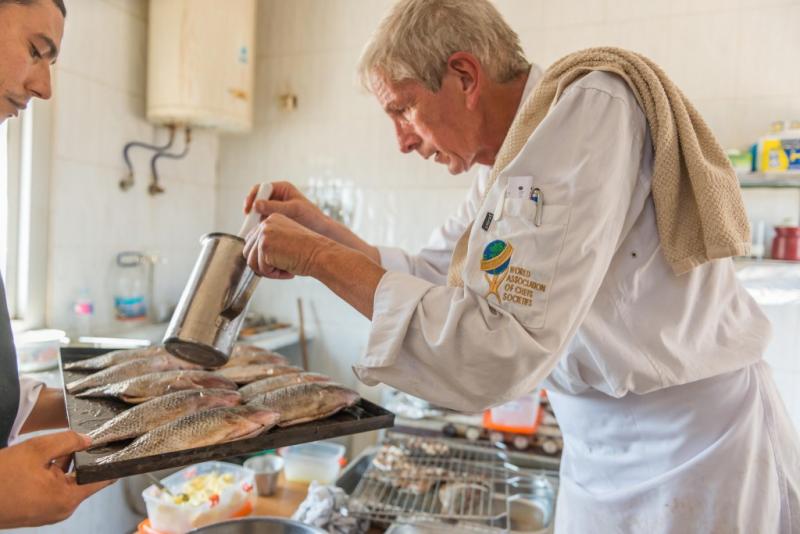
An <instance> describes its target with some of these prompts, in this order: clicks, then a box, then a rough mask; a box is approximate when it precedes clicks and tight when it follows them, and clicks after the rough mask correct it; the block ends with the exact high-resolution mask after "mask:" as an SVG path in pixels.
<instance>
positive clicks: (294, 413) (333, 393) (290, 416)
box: [247, 382, 361, 426]
mask: <svg viewBox="0 0 800 534" xmlns="http://www.w3.org/2000/svg"><path fill="white" fill-rule="evenodd" d="M360 398H361V397H359V395H358V393H356V392H355V391H353V390H351V389H347V388H346V387H344V386H340V385H338V384H326V383H323V382H311V383H308V384H298V385H295V386H289V387H285V388H281V389H276V390H275V391H270V392H268V393H262V394H260V395H257V396H255V397H253V398H252V399H250V401H248V403H247V405H248V406H263V407H265V408H269V409H271V410H275V411H276V412H279V413H280V414H281V420H280V422H279V423H278V426H291V425H296V424H299V423H305V422H307V421H315V420H317V419H322V418H324V417H328V416H330V415H333V414H335V413H336V412H338V411H339V410H342V409H343V408H347V407H348V406H353V405H354V404H355V403H357V402H358V401H359V400H360Z"/></svg>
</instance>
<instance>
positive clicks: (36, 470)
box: [0, 430, 113, 528]
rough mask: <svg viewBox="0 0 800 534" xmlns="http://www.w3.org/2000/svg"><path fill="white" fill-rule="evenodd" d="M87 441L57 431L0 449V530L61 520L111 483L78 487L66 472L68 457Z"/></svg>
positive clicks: (81, 447)
mask: <svg viewBox="0 0 800 534" xmlns="http://www.w3.org/2000/svg"><path fill="white" fill-rule="evenodd" d="M90 443H91V440H90V439H89V438H88V437H86V436H82V435H80V434H77V433H75V432H72V431H71V430H70V431H66V432H57V433H54V434H49V435H47V436H41V437H35V438H31V439H29V440H27V441H24V442H22V443H20V444H18V445H12V446H10V447H7V448H5V449H0V481H2V484H3V487H4V488H5V491H3V497H2V499H0V528H14V527H33V526H39V525H46V524H50V523H55V522H58V521H62V520H64V519H66V518H68V517H69V516H71V515H72V512H74V511H75V509H76V508H77V507H78V505H79V504H80V503H81V502H83V500H84V499H86V498H87V497H89V496H91V495H93V494H94V493H96V492H97V491H99V490H101V489H103V488H104V487H106V486H108V485H109V484H111V483H112V482H113V481H106V482H96V483H94V484H85V485H82V486H79V485H78V483H77V481H76V480H75V476H74V474H73V473H66V472H65V470H66V469H67V468H68V465H69V460H70V455H71V454H72V453H73V452H76V451H80V450H83V449H85V448H86V447H88V446H89V445H90Z"/></svg>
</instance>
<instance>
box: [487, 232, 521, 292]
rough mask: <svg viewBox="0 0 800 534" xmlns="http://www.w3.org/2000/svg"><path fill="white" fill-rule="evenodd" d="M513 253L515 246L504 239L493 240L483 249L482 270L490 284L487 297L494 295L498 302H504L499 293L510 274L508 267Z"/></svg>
mask: <svg viewBox="0 0 800 534" xmlns="http://www.w3.org/2000/svg"><path fill="white" fill-rule="evenodd" d="M513 253H514V248H513V247H512V246H511V245H510V244H509V243H506V242H505V241H503V240H502V239H496V240H494V241H492V242H491V243H489V244H488V245H486V248H485V249H483V259H482V260H481V271H483V277H484V278H486V282H487V283H488V284H489V292H488V293H486V298H487V299H488V298H489V296H491V295H494V296H495V297H497V301H498V302H502V299H501V298H500V293H499V291H500V286H501V285H502V284H503V281H504V280H505V279H506V277H507V276H508V267H509V266H510V265H511V254H513Z"/></svg>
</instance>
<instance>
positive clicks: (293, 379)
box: [239, 373, 331, 402]
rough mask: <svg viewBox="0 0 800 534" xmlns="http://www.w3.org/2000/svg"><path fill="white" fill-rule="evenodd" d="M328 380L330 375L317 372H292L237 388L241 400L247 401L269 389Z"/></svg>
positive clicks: (273, 389)
mask: <svg viewBox="0 0 800 534" xmlns="http://www.w3.org/2000/svg"><path fill="white" fill-rule="evenodd" d="M330 380H331V379H330V377H327V376H325V375H321V374H319V373H292V374H288V375H280V376H273V377H270V378H264V379H262V380H257V381H255V382H251V383H250V384H247V385H246V386H243V387H241V388H239V393H241V394H242V400H244V402H247V401H249V400H250V399H252V398H253V397H255V396H256V395H259V394H261V393H269V392H270V391H275V390H276V389H281V388H285V387H288V386H294V385H297V384H307V383H309V382H330Z"/></svg>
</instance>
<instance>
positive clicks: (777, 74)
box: [217, 0, 800, 380]
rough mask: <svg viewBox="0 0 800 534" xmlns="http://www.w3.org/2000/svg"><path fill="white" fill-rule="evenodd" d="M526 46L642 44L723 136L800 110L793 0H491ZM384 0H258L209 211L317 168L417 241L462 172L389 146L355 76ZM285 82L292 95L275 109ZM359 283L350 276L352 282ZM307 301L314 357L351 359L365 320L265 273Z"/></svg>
mask: <svg viewBox="0 0 800 534" xmlns="http://www.w3.org/2000/svg"><path fill="white" fill-rule="evenodd" d="M496 4H497V6H498V8H499V10H500V11H501V12H502V13H503V14H504V16H506V18H507V20H509V21H510V23H511V25H512V26H513V27H514V28H515V29H516V30H517V31H518V32H519V34H520V37H521V39H522V42H523V46H524V49H525V50H526V52H527V54H528V56H529V57H530V58H531V59H532V60H533V61H534V62H536V63H538V64H540V65H541V66H543V67H546V66H547V65H548V64H549V63H551V62H552V61H554V60H556V59H557V58H558V57H560V56H562V55H564V54H566V53H569V52H571V51H574V50H578V49H580V48H585V47H588V46H598V45H614V46H623V47H626V48H630V49H634V50H637V51H640V52H642V53H644V54H646V55H648V56H650V57H652V58H653V59H654V60H655V61H657V62H658V63H660V64H661V65H663V66H664V68H665V69H666V70H667V72H668V73H669V74H670V75H671V76H672V77H673V79H674V80H675V81H676V82H677V83H678V84H679V85H680V86H681V87H683V88H684V89H685V91H686V93H687V94H688V96H689V97H690V98H691V99H692V100H693V101H694V102H695V103H696V105H697V106H698V108H699V109H700V111H701V112H702V113H703V115H704V116H705V117H706V119H707V120H708V122H709V124H710V125H711V126H712V128H713V129H714V131H715V132H716V133H717V135H718V136H719V138H720V140H721V142H722V143H723V145H725V146H726V147H742V146H746V145H747V144H748V143H750V142H751V141H753V140H754V139H755V138H757V137H758V136H759V135H761V134H762V132H763V131H764V130H765V129H766V128H767V127H768V126H769V124H770V122H771V121H773V120H775V119H779V118H793V117H800V94H798V93H797V91H796V88H797V87H800V72H798V71H797V69H794V72H789V71H790V70H791V69H789V68H787V66H786V65H785V63H784V61H783V59H782V58H781V54H779V53H776V51H778V50H785V49H786V46H787V44H789V43H792V42H795V43H797V47H798V48H800V34H798V33H797V32H796V27H795V26H794V23H793V22H792V21H795V20H798V19H800V2H798V1H797V0H791V1H758V2H756V1H755V0H736V1H730V0H725V1H722V0H701V1H689V0H680V1H677V2H655V1H646V2H641V1H636V0H628V1H621V2H620V1H617V0H614V1H611V0H565V1H563V2H558V3H553V2H547V1H544V0H498V1H497V2H496ZM391 5H392V2H391V1H390V0H380V1H376V0H337V1H335V2H328V1H325V0H295V1H293V2H285V1H282V0H264V1H261V2H260V3H259V14H258V19H259V20H258V68H257V81H256V99H257V100H256V109H257V110H258V111H257V117H256V127H255V130H254V131H253V132H252V133H251V134H249V135H247V136H223V137H222V138H221V142H220V176H219V196H218V204H217V215H218V218H217V222H218V226H219V227H220V228H227V229H229V230H232V229H235V228H237V227H238V225H239V220H240V217H241V215H240V206H241V202H242V198H243V196H244V194H245V192H246V191H247V189H248V188H249V186H250V185H251V184H253V183H255V182H257V181H272V180H286V179H288V180H291V181H293V182H295V183H296V184H298V185H303V184H306V183H307V181H308V179H309V178H310V177H315V176H321V175H324V174H325V173H326V172H327V173H329V174H330V175H332V176H334V177H340V178H342V179H345V180H349V181H351V182H352V183H353V184H354V186H355V187H356V188H357V190H358V191H359V197H360V198H361V202H359V204H358V205H357V210H356V221H355V224H354V228H355V230H356V231H357V232H358V233H359V234H360V235H361V236H362V237H364V238H366V239H367V240H368V241H371V242H374V243H382V244H391V245H397V246H403V247H405V248H407V249H409V250H416V249H418V248H419V247H420V246H422V244H423V243H424V242H425V240H426V238H427V236H428V234H429V233H430V231H431V230H432V229H433V228H434V227H435V226H437V225H439V224H441V223H442V222H443V220H444V218H445V217H446V216H447V215H448V214H449V213H451V211H452V210H453V209H455V207H456V206H457V205H458V203H459V202H460V201H461V199H462V198H463V195H464V192H465V190H466V187H467V185H468V182H469V180H470V179H471V177H472V175H469V176H466V175H464V176H450V175H449V174H447V172H446V170H444V169H442V168H440V167H439V166H437V165H436V164H434V163H432V162H426V161H422V160H421V158H419V157H418V156H417V155H415V154H412V155H402V154H401V153H400V152H399V150H398V149H397V144H396V141H395V138H394V134H393V129H392V126H391V123H390V121H389V119H388V118H387V117H385V115H384V114H383V112H382V110H381V109H380V107H379V106H378V104H377V102H375V101H374V98H373V97H372V96H371V95H369V94H367V93H366V92H365V91H363V90H362V89H361V88H360V87H359V85H358V83H357V80H356V74H355V69H356V63H357V61H358V57H359V53H360V50H361V47H362V46H363V45H364V43H365V42H366V40H367V39H368V37H369V35H370V34H371V32H372V31H373V29H374V28H375V27H376V26H377V24H378V22H379V21H380V19H381V18H382V16H383V15H384V14H385V13H386V11H387V10H388V9H389V7H390V6H391ZM289 91H291V92H294V93H296V94H297V96H298V103H299V107H298V108H297V110H295V111H294V112H287V111H283V110H282V109H280V107H279V105H278V95H280V94H282V93H285V92H289ZM745 198H746V201H747V202H748V210H749V211H750V212H751V215H752V216H753V217H762V218H765V219H766V220H767V222H768V223H778V222H781V221H782V220H783V219H784V218H786V217H791V218H794V219H796V218H797V216H798V210H800V196H798V194H797V192H796V191H790V192H787V191H785V190H772V191H766V192H765V191H761V190H759V191H747V192H746V193H745ZM356 283H357V281H356ZM297 296H302V297H303V298H304V299H305V301H306V302H307V308H310V309H312V310H314V312H313V313H314V317H313V321H312V323H315V327H316V329H317V331H318V335H319V337H318V338H317V340H316V341H315V342H314V344H313V349H314V350H313V353H312V362H316V363H317V364H318V365H321V366H328V365H330V366H334V367H335V368H336V369H338V371H339V373H341V375H340V378H341V379H344V378H345V377H346V378H347V379H348V380H352V378H351V376H350V373H349V371H348V368H349V365H350V364H351V363H352V362H353V361H355V359H356V358H357V357H358V356H359V355H360V352H361V350H362V349H363V347H364V346H365V344H366V336H367V328H368V324H367V323H366V321H364V320H363V319H361V318H360V316H358V314H357V313H356V312H354V311H353V310H352V309H350V308H349V306H347V305H346V304H343V303H342V302H340V301H338V299H336V298H335V297H332V296H331V295H330V294H329V292H328V291H327V289H325V288H324V287H322V286H321V285H320V284H318V283H316V282H313V281H307V280H295V281H292V282H275V281H264V282H262V284H261V286H260V288H259V290H258V292H257V297H256V298H257V301H256V306H258V307H260V308H261V309H263V310H266V311H269V312H271V313H273V314H275V315H277V316H279V317H281V318H283V319H286V320H295V309H296V307H295V305H294V299H295V298H296V297H297Z"/></svg>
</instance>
